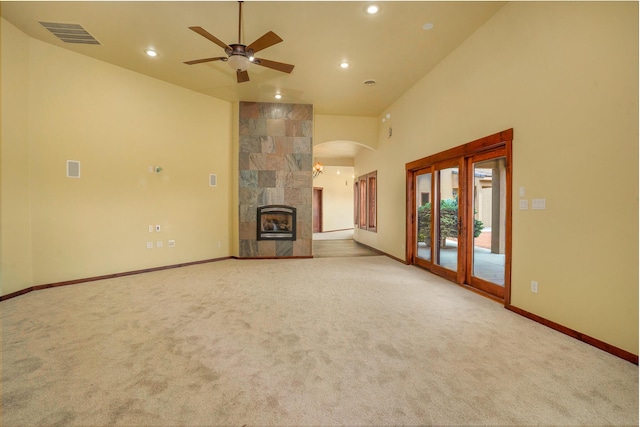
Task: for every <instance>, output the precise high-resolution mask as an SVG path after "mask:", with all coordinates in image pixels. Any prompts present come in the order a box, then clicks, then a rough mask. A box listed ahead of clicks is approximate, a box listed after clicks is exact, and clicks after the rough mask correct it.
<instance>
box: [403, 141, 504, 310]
mask: <svg viewBox="0 0 640 427" xmlns="http://www.w3.org/2000/svg"><path fill="white" fill-rule="evenodd" d="M512 135H513V131H512V130H511V129H509V130H507V131H504V132H501V133H499V134H495V135H491V136H489V137H486V138H482V139H480V140H477V141H473V142H471V143H469V144H465V145H463V146H460V147H456V148H454V149H451V150H447V151H445V152H442V153H438V154H436V155H434V156H430V157H426V158H424V159H420V160H417V161H415V162H411V163H408V164H407V165H406V170H407V246H406V247H407V262H408V263H410V264H415V265H418V266H420V267H423V268H425V269H427V270H429V271H431V272H433V273H435V274H438V275H440V276H442V277H445V278H447V279H448V280H451V281H453V282H456V283H458V284H461V285H467V286H471V287H473V288H476V289H478V290H480V291H482V292H484V293H487V294H490V295H492V296H493V297H496V298H498V299H501V300H503V301H504V302H505V303H508V302H509V301H508V299H509V290H510V273H511V269H510V265H511V256H510V254H511V206H510V200H511V169H510V163H511V161H510V160H511V159H510V157H511V139H512Z"/></svg>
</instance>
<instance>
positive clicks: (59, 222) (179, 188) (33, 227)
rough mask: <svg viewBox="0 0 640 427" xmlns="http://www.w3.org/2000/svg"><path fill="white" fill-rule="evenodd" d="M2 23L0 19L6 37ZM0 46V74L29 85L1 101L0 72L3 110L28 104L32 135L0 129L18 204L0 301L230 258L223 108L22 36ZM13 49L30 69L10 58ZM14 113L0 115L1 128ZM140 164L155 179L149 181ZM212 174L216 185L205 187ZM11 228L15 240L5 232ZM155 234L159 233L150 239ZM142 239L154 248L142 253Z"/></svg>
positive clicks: (7, 216) (8, 185)
mask: <svg viewBox="0 0 640 427" xmlns="http://www.w3.org/2000/svg"><path fill="white" fill-rule="evenodd" d="M10 25H11V24H8V23H7V22H6V21H3V29H4V28H5V27H6V28H10ZM6 31H7V32H12V33H15V32H17V30H15V29H9V30H6ZM4 36H5V31H3V39H2V50H3V58H2V59H3V61H2V62H3V70H5V69H10V70H14V69H19V70H20V71H22V72H24V71H25V70H26V71H28V72H27V73H25V74H24V75H27V76H28V77H27V81H26V82H24V81H21V82H20V85H19V86H17V87H19V88H20V89H16V93H15V94H14V93H10V96H11V97H8V96H7V94H6V93H5V92H4V89H5V79H4V77H5V76H4V74H3V104H4V103H6V102H10V101H13V100H16V99H17V100H19V101H21V102H22V104H20V105H22V106H24V105H26V107H23V108H22V109H21V112H20V113H19V115H20V117H19V120H18V122H19V125H17V126H16V127H18V126H20V127H21V129H22V127H24V126H25V125H26V126H27V127H28V130H29V131H28V132H27V133H25V132H24V130H21V129H20V130H18V131H15V132H13V133H9V132H5V131H4V126H3V134H2V137H3V140H2V143H3V149H2V151H3V172H2V173H3V195H2V196H3V206H4V205H5V204H8V202H9V203H11V202H15V206H12V207H11V209H7V210H6V211H5V210H3V237H2V243H3V272H2V277H3V283H2V285H3V288H2V292H3V294H7V293H11V292H15V291H17V290H19V289H22V288H24V287H26V286H25V285H33V284H35V285H38V284H45V283H52V282H59V281H65V280H72V279H78V278H86V277H92V276H98V275H105V274H112V273H118V272H126V271H132V270H137V269H144V268H149V267H156V266H165V265H171V264H178V263H183V262H190V261H198V260H205V259H211V258H217V257H224V256H228V255H229V253H230V251H231V248H230V241H231V239H230V238H231V236H230V230H231V218H230V210H229V204H230V202H231V192H230V189H231V182H230V177H231V175H232V174H231V145H232V135H231V134H232V131H231V124H232V105H231V104H229V103H227V102H223V101H220V100H217V99H214V98H211V97H207V96H204V95H200V94H197V93H195V92H192V91H189V90H186V89H182V88H179V87H177V86H173V85H170V84H167V83H164V82H161V81H158V80H155V79H151V78H148V77H145V76H142V75H140V74H137V73H133V72H131V71H127V70H124V69H122V68H119V67H115V66H112V65H109V64H106V63H103V62H100V61H96V60H94V59H91V58H88V57H85V56H81V55H78V54H75V53H71V52H69V51H66V50H64V49H60V48H58V47H54V46H51V45H49V44H45V43H42V42H40V41H37V40H34V39H25V36H21V35H19V34H18V35H12V36H11V37H8V38H5V37H4ZM25 40H26V42H25ZM25 49H26V50H25ZM18 50H19V51H21V52H25V51H26V52H28V59H25V58H24V53H22V54H21V55H18V56H16V55H14V54H13V53H11V52H12V51H18ZM7 51H8V54H7V57H6V58H5V56H4V53H5V52H7ZM5 59H6V62H5ZM25 64H26V65H25ZM6 83H7V84H9V83H12V82H11V81H7V82H6ZM14 114H18V113H17V112H16V111H14V109H13V108H11V109H4V108H3V112H2V119H3V124H4V123H6V122H8V121H9V119H10V118H11V117H12V115H14ZM25 147H28V153H26V152H25ZM16 152H17V156H16V157H15V158H14V155H15V154H16ZM27 154H28V156H27ZM9 155H10V156H11V159H7V157H8V156H9ZM16 159H17V160H18V162H17V163H16V167H12V168H7V169H5V165H6V164H8V163H10V162H13V161H16ZM69 159H71V160H77V161H80V162H81V178H80V179H71V178H67V177H66V169H65V168H66V160H69ZM12 164H13V163H12ZM18 165H19V166H18ZM149 166H162V168H163V169H164V170H163V171H162V172H161V173H159V174H155V173H150V172H149V171H148V168H149ZM25 171H28V172H26V173H25ZM211 173H215V174H217V176H218V185H217V187H210V186H209V183H208V176H209V174H211ZM25 188H26V189H28V191H27V192H23V190H24V189H25ZM5 190H7V193H5ZM18 193H19V194H18ZM27 194H28V195H27ZM7 196H8V197H7ZM18 216H19V217H20V218H18V221H16V219H17V218H16V217H18ZM25 218H28V219H29V220H26V219H25ZM8 221H11V222H12V223H11V225H9V224H7V222H8ZM16 224H17V225H19V226H20V229H21V230H22V229H24V231H21V232H20V234H19V235H17V234H16V233H9V234H5V231H6V230H7V229H10V230H13V229H14V227H15V225H16ZM156 224H159V225H160V226H161V229H162V231H161V232H160V233H156V232H153V233H150V232H149V231H148V226H149V225H156ZM29 227H30V230H29ZM29 237H31V242H30V247H29V243H27V242H29ZM169 239H173V240H175V241H176V247H175V248H169V247H168V240H169ZM148 241H152V242H154V246H155V245H156V242H158V241H162V242H163V247H162V248H157V247H154V249H147V248H146V242H148ZM16 248H17V249H19V250H20V251H21V252H24V253H26V254H28V253H29V251H30V252H31V262H29V261H28V260H29V257H26V258H25V259H26V261H22V262H20V263H15V262H12V259H11V258H12V257H10V256H6V255H7V254H8V253H12V251H13V250H15V249H16ZM29 264H30V265H29ZM29 282H31V283H29Z"/></svg>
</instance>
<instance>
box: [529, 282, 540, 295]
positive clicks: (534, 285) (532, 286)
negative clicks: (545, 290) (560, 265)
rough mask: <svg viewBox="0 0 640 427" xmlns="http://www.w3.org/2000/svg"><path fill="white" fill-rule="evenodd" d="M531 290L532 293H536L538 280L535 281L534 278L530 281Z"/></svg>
mask: <svg viewBox="0 0 640 427" xmlns="http://www.w3.org/2000/svg"><path fill="white" fill-rule="evenodd" d="M531 292H533V293H534V294H537V293H538V282H536V281H535V280H532V281H531Z"/></svg>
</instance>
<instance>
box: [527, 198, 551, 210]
mask: <svg viewBox="0 0 640 427" xmlns="http://www.w3.org/2000/svg"><path fill="white" fill-rule="evenodd" d="M531 209H534V210H538V211H542V210H545V209H547V200H546V199H531Z"/></svg>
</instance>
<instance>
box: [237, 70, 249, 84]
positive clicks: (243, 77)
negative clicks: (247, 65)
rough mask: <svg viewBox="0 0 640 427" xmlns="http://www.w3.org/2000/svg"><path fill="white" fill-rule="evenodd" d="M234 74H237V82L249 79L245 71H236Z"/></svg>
mask: <svg viewBox="0 0 640 427" xmlns="http://www.w3.org/2000/svg"><path fill="white" fill-rule="evenodd" d="M236 75H237V76H238V83H244V82H248V81H249V73H247V72H246V71H236Z"/></svg>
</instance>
